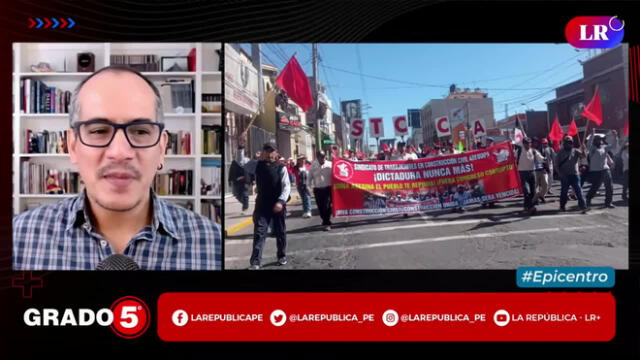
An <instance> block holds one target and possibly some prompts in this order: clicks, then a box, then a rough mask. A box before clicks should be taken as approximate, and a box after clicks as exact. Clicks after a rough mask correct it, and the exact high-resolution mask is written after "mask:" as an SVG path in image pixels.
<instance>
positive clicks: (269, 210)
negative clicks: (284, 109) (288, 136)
mask: <svg viewBox="0 0 640 360" xmlns="http://www.w3.org/2000/svg"><path fill="white" fill-rule="evenodd" d="M262 150H263V151H262V153H263V160H261V161H259V162H258V165H257V166H256V183H257V190H258V195H257V197H256V208H255V210H254V212H253V223H254V228H253V252H252V254H251V259H250V266H249V269H250V270H258V269H260V262H261V259H262V249H263V248H264V243H265V240H266V237H267V228H268V226H269V222H271V221H273V232H274V233H275V236H276V247H277V256H278V264H279V265H286V264H287V256H286V249H287V237H286V236H287V234H286V226H285V218H286V204H287V201H288V200H289V195H290V192H291V184H290V183H289V174H288V173H287V168H286V166H285V165H283V164H281V163H280V162H279V161H278V159H279V158H280V155H279V154H278V150H277V149H276V148H275V146H274V145H272V144H270V143H267V144H265V145H264V147H263V148H262Z"/></svg>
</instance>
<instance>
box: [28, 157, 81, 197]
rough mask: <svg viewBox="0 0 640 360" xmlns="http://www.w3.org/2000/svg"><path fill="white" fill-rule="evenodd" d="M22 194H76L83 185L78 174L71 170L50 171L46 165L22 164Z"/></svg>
mask: <svg viewBox="0 0 640 360" xmlns="http://www.w3.org/2000/svg"><path fill="white" fill-rule="evenodd" d="M21 171H22V173H21V174H20V177H21V179H20V180H21V181H20V192H21V193H22V194H51V195H60V194H77V193H79V192H80V190H81V188H82V186H83V184H82V180H81V179H80V174H78V173H77V172H75V171H72V170H57V169H52V168H50V167H49V165H47V164H34V163H30V162H26V161H25V162H23V163H22V169H21Z"/></svg>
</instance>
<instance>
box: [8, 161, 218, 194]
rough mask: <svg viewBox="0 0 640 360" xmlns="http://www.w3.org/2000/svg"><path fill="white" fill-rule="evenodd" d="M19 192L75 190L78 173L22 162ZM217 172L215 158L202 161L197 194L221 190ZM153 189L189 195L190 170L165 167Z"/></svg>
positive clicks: (35, 192)
mask: <svg viewBox="0 0 640 360" xmlns="http://www.w3.org/2000/svg"><path fill="white" fill-rule="evenodd" d="M20 177H21V179H20V192H21V193H22V194H51V195H58V194H77V193H79V192H80V190H81V189H82V187H83V183H82V180H81V178H80V175H79V174H78V172H76V171H72V170H58V169H53V168H51V167H50V166H49V165H48V164H38V163H31V162H29V161H26V160H25V161H23V162H22V168H21V174H20ZM220 179H221V173H220V165H219V162H218V163H215V164H214V165H211V164H210V163H206V162H205V161H203V166H202V178H201V181H200V185H201V188H200V194H201V195H207V196H218V195H220V194H221V192H222V189H221V180H220ZM153 189H154V190H155V191H156V193H157V194H158V195H160V196H167V195H185V196H189V195H193V171H192V170H169V171H168V172H166V173H160V174H157V175H156V178H155V181H154V183H153Z"/></svg>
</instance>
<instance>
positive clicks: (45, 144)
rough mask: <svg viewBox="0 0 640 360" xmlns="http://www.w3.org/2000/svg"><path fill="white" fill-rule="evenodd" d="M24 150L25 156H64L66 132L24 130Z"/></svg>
mask: <svg viewBox="0 0 640 360" xmlns="http://www.w3.org/2000/svg"><path fill="white" fill-rule="evenodd" d="M23 134H24V140H25V141H24V148H23V151H24V153H26V154H66V153H68V152H69V151H68V149H67V132H66V131H48V130H40V131H34V130H31V129H25V130H24V131H23Z"/></svg>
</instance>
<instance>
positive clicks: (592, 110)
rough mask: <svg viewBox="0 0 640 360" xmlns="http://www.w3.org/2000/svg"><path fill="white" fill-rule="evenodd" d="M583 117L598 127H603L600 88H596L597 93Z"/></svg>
mask: <svg viewBox="0 0 640 360" xmlns="http://www.w3.org/2000/svg"><path fill="white" fill-rule="evenodd" d="M582 116H584V117H586V118H587V119H589V120H591V121H593V122H594V123H596V125H598V126H600V125H602V104H601V103H600V93H599V92H598V87H596V91H595V93H594V94H593V98H592V99H591V101H590V102H589V104H588V105H587V106H586V107H585V108H584V110H582Z"/></svg>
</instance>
